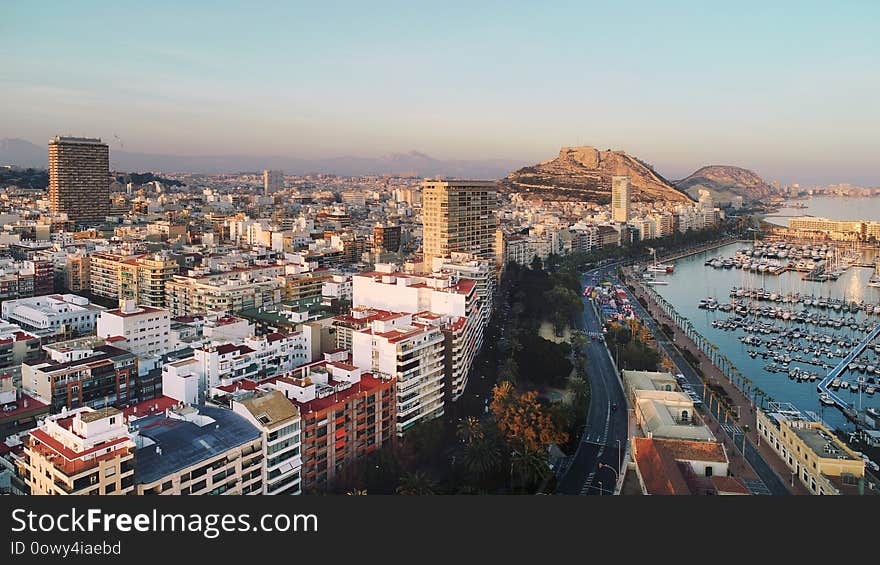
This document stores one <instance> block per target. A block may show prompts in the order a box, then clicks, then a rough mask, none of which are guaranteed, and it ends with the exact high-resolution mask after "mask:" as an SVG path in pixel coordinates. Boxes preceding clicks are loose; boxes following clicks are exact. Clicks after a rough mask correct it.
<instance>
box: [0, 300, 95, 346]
mask: <svg viewBox="0 0 880 565" xmlns="http://www.w3.org/2000/svg"><path fill="white" fill-rule="evenodd" d="M104 310H105V308H104V307H103V306H98V305H97V304H92V303H91V302H90V301H89V299H88V298H84V297H82V296H78V295H76V294H50V295H47V296H36V297H33V298H19V299H17V300H5V301H4V302H3V305H2V316H3V318H4V319H6V320H9V321H11V322H14V323H16V324H18V325H20V326H21V327H22V328H23V329H25V330H27V331H29V332H33V333H34V334H35V335H38V336H40V337H46V338H55V337H62V338H69V337H77V336H80V335H85V334H87V333H91V332H93V331H95V327H96V324H97V320H98V316H99V315H100V314H101V313H102V312H103V311H104Z"/></svg>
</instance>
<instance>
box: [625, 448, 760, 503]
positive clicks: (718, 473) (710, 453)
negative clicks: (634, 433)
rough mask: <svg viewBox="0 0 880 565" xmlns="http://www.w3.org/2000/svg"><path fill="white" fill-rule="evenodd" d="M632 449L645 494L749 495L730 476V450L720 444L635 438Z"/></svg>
mask: <svg viewBox="0 0 880 565" xmlns="http://www.w3.org/2000/svg"><path fill="white" fill-rule="evenodd" d="M631 447H632V455H633V461H634V462H635V471H636V477H637V478H638V482H639V486H640V487H641V490H642V494H647V495H679V496H681V495H684V496H687V495H747V494H750V491H749V490H748V488H747V487H746V486H745V484H744V483H743V482H742V481H741V480H740V479H739V478H736V477H732V476H730V461H729V459H728V457H727V450H726V449H725V448H724V445H722V444H720V443H714V442H705V441H683V440H675V439H663V438H656V437H634V438H632V440H631Z"/></svg>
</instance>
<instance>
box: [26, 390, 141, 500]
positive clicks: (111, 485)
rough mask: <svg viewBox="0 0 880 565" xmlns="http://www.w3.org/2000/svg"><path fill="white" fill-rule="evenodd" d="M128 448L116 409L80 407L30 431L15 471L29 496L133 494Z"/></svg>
mask: <svg viewBox="0 0 880 565" xmlns="http://www.w3.org/2000/svg"><path fill="white" fill-rule="evenodd" d="M134 452H135V443H134V441H132V438H131V436H130V434H129V433H128V426H126V424H125V421H124V420H123V416H122V413H121V412H120V411H119V410H117V409H116V408H112V407H107V408H102V409H100V410H95V409H93V408H89V407H81V408H77V409H75V410H72V411H69V412H68V411H64V412H62V413H61V414H57V415H54V416H48V417H46V419H45V420H44V421H43V423H42V425H41V426H40V427H39V428H37V429H34V430H31V432H30V433H29V434H28V440H27V445H26V446H25V449H24V453H23V456H22V457H21V459H19V460H18V462H17V463H18V473H19V476H20V477H21V478H22V480H23V481H24V483H25V484H26V485H27V486H28V487H29V488H30V494H34V495H67V494H70V495H88V494H100V495H108V494H110V495H116V494H122V495H125V494H133V492H134V474H135V469H134Z"/></svg>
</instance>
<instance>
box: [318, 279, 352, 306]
mask: <svg viewBox="0 0 880 565" xmlns="http://www.w3.org/2000/svg"><path fill="white" fill-rule="evenodd" d="M321 296H323V297H324V298H332V299H335V300H345V301H348V302H351V299H352V283H351V275H344V274H338V275H333V278H331V279H330V280H328V281H324V284H323V285H322V286H321Z"/></svg>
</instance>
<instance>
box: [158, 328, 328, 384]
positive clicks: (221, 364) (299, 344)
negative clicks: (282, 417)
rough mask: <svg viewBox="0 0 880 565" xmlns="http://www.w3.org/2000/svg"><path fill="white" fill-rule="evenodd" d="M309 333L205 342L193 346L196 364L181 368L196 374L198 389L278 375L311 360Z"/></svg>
mask: <svg viewBox="0 0 880 565" xmlns="http://www.w3.org/2000/svg"><path fill="white" fill-rule="evenodd" d="M310 335H311V334H310V333H308V332H294V333H291V334H282V333H277V332H275V333H270V334H268V335H265V336H259V337H253V336H252V337H248V338H246V339H243V340H236V341H233V342H230V343H221V344H216V343H209V344H207V345H203V346H201V347H197V348H196V349H194V350H193V357H194V358H195V360H196V365H195V366H193V367H188V368H186V369H185V370H186V371H195V372H196V374H198V376H199V382H200V386H201V387H202V390H211V389H212V388H214V387H218V386H225V385H230V384H233V383H235V382H237V381H240V380H242V379H252V380H261V379H263V378H267V377H271V376H274V375H279V374H282V373H285V372H287V371H292V370H293V369H295V368H297V367H299V366H300V365H305V364H306V363H309V362H311V361H312V353H311V351H312V348H311V339H310ZM166 367H167V365H166ZM166 367H163V379H164V372H165V371H166ZM175 370H178V368H175ZM168 371H171V369H168Z"/></svg>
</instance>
